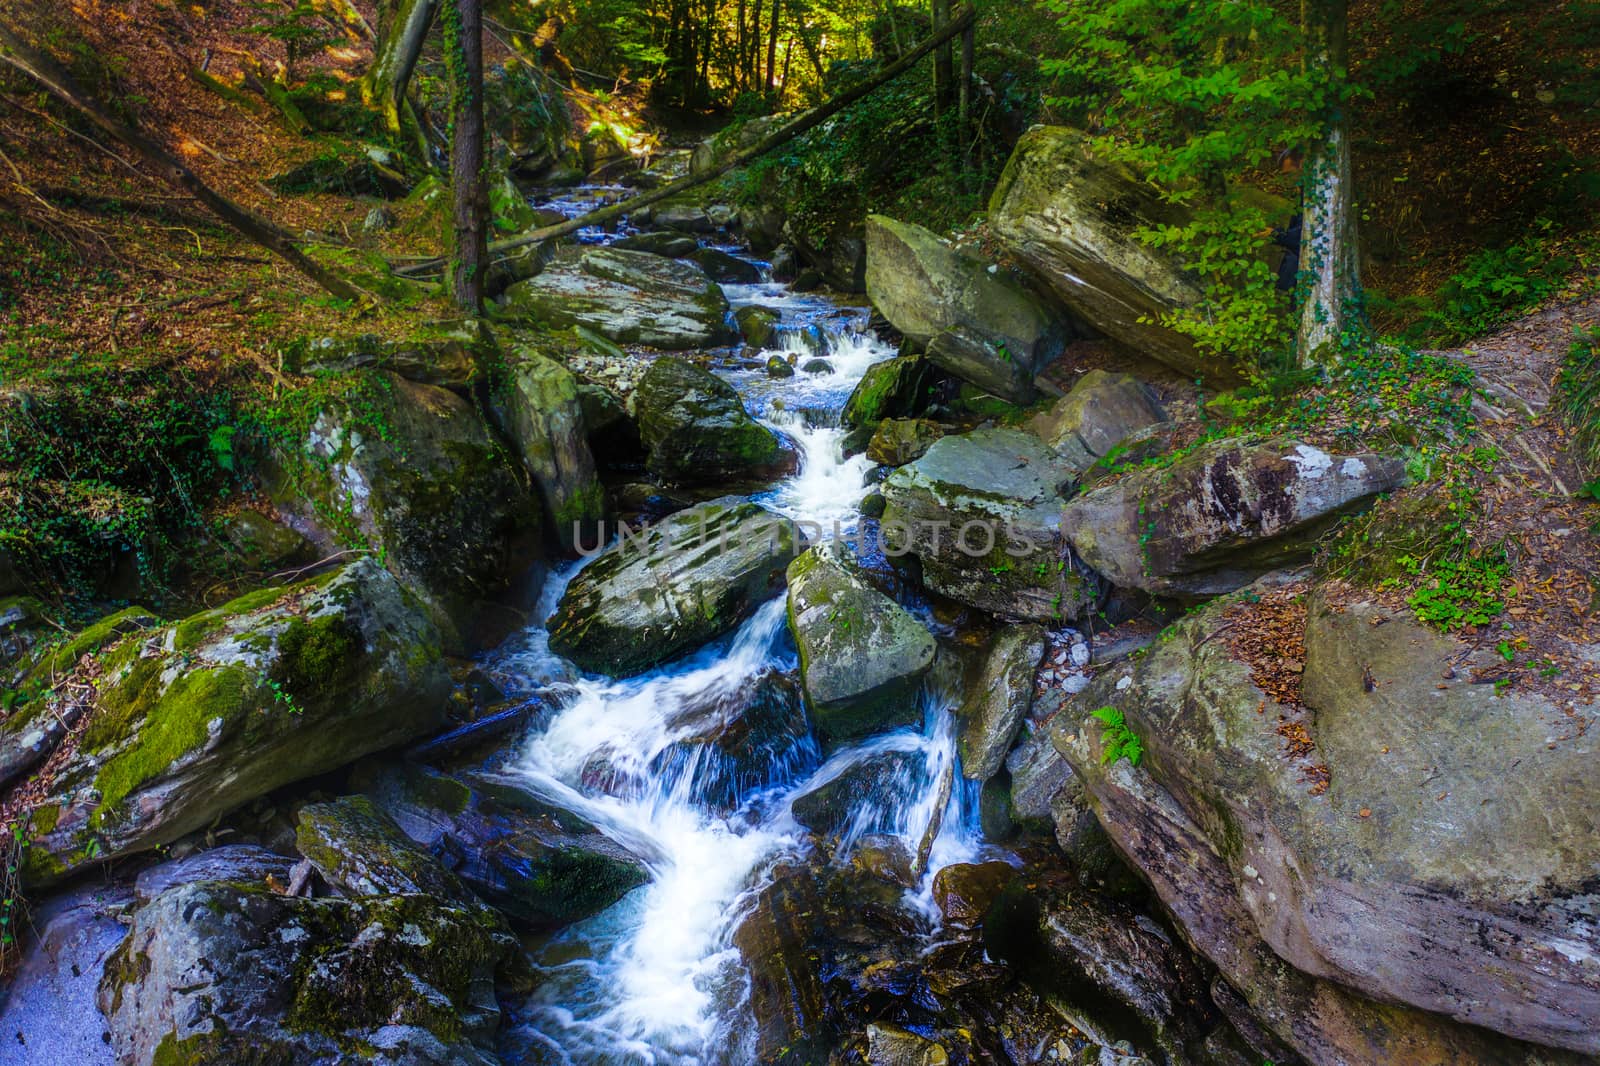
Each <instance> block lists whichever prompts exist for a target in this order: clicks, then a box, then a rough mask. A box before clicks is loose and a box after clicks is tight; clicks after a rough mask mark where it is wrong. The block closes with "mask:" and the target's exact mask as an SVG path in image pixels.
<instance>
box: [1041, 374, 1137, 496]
mask: <svg viewBox="0 0 1600 1066" xmlns="http://www.w3.org/2000/svg"><path fill="white" fill-rule="evenodd" d="M1165 420H1166V415H1165V414H1164V413H1163V412H1162V410H1161V407H1160V405H1158V404H1157V403H1156V401H1155V400H1154V398H1153V397H1152V396H1151V395H1150V390H1149V389H1148V388H1146V387H1145V385H1144V383H1143V382H1141V381H1140V380H1139V379H1138V378H1136V377H1133V376H1132V375H1131V374H1113V373H1110V372H1108V371H1105V370H1091V371H1089V372H1088V373H1087V374H1085V375H1083V377H1081V378H1079V379H1078V382H1077V384H1075V385H1073V386H1072V391H1071V392H1069V393H1067V394H1066V395H1065V396H1063V397H1062V398H1061V399H1059V400H1057V401H1056V404H1055V406H1054V407H1052V408H1050V410H1049V412H1048V413H1046V414H1044V415H1041V416H1039V418H1037V419H1036V420H1035V421H1034V423H1033V424H1032V426H1031V427H1030V428H1032V429H1033V430H1034V432H1036V433H1038V434H1039V436H1040V437H1042V438H1043V439H1044V441H1045V443H1047V444H1049V445H1050V447H1052V448H1054V449H1055V450H1056V451H1057V452H1059V453H1060V454H1061V455H1062V456H1063V457H1065V458H1066V459H1067V460H1068V461H1069V462H1070V463H1071V464H1072V465H1073V467H1074V468H1076V469H1077V470H1079V471H1080V472H1081V471H1084V470H1087V469H1088V468H1089V467H1091V466H1093V465H1094V463H1095V462H1096V460H1099V459H1101V458H1104V457H1105V456H1107V455H1110V454H1111V453H1112V451H1113V449H1115V448H1116V447H1117V446H1118V445H1119V444H1121V443H1122V442H1123V441H1124V440H1126V439H1127V438H1128V436H1129V435H1131V434H1133V433H1136V432H1138V431H1139V430H1141V429H1144V428H1145V427H1146V426H1150V425H1154V424H1156V423H1159V422H1163V421H1165Z"/></svg>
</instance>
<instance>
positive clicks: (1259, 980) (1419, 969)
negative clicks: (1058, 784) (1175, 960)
mask: <svg viewBox="0 0 1600 1066" xmlns="http://www.w3.org/2000/svg"><path fill="white" fill-rule="evenodd" d="M1279 595H1280V596H1284V594H1282V593H1280V594H1279ZM1280 602H1283V603H1286V604H1288V605H1289V606H1292V604H1293V601H1291V600H1288V598H1287V596H1284V599H1283V600H1282V601H1280ZM1304 609H1305V612H1306V617H1305V621H1304V630H1303V634H1304V659H1303V662H1292V663H1288V664H1284V665H1286V666H1288V669H1287V670H1285V669H1283V668H1282V667H1281V666H1279V665H1278V664H1277V663H1266V662H1259V661H1257V659H1258V658H1259V656H1256V657H1252V658H1251V659H1250V660H1249V661H1244V660H1243V659H1242V658H1241V657H1240V656H1239V655H1238V654H1237V653H1235V652H1234V651H1233V650H1232V647H1231V646H1230V645H1231V643H1232V641H1231V640H1230V636H1229V634H1230V633H1232V632H1239V633H1241V634H1243V633H1247V632H1248V631H1249V629H1250V627H1251V626H1252V625H1255V624H1258V621H1257V619H1256V618H1255V617H1254V615H1253V610H1254V609H1253V608H1252V607H1250V606H1249V605H1239V604H1233V605H1229V604H1216V605H1212V606H1208V607H1206V608H1205V609H1203V610H1200V611H1197V612H1195V613H1194V614H1191V615H1189V616H1188V617H1186V618H1185V619H1184V620H1183V621H1181V622H1179V623H1177V624H1176V626H1174V627H1173V628H1172V629H1171V630H1170V631H1169V634H1168V635H1167V636H1165V637H1164V638H1163V639H1162V640H1161V641H1158V642H1157V643H1156V644H1154V645H1152V646H1151V648H1150V650H1149V651H1148V653H1147V654H1146V655H1145V656H1143V657H1142V658H1140V659H1137V660H1130V661H1128V663H1127V664H1126V665H1121V666H1119V667H1117V668H1115V669H1111V670H1107V671H1105V672H1103V673H1102V674H1101V675H1100V676H1099V677H1097V678H1096V679H1095V681H1094V682H1093V683H1092V684H1091V685H1090V686H1089V688H1087V689H1086V690H1084V692H1083V693H1081V694H1080V695H1079V696H1078V697H1076V698H1075V699H1074V701H1073V702H1072V703H1070V704H1069V705H1068V707H1067V708H1065V709H1064V710H1063V711H1062V712H1061V713H1060V714H1058V715H1057V717H1056V720H1055V724H1054V729H1053V738H1054V741H1055V744H1056V747H1057V748H1058V749H1059V750H1060V751H1061V752H1062V754H1064V755H1065V756H1066V757H1067V759H1068V760H1069V761H1070V762H1071V764H1072V768H1073V771H1074V773H1075V774H1076V775H1077V776H1078V777H1079V778H1080V779H1081V780H1082V781H1083V783H1084V785H1085V786H1086V787H1087V790H1088V797H1089V799H1090V802H1091V803H1092V804H1093V807H1094V811H1095V813H1096V815H1097V816H1098V817H1099V820H1100V822H1101V824H1102V825H1104V826H1105V828H1106V829H1107V831H1108V832H1109V833H1110V834H1111V836H1112V838H1113V839H1114V840H1115V842H1116V844H1117V847H1118V848H1119V850H1121V851H1122V852H1123V854H1124V855H1126V856H1128V858H1129V860H1130V862H1131V863H1133V864H1134V865H1135V867H1136V868H1137V869H1138V870H1139V872H1140V873H1141V874H1142V876H1143V877H1144V878H1145V879H1146V880H1148V881H1149V883H1150V884H1151V885H1152V886H1153V887H1154V889H1155V891H1156V894H1157V895H1158V896H1159V897H1160V899H1161V901H1162V902H1163V904H1164V905H1165V906H1166V908H1167V909H1168V911H1169V912H1170V913H1171V914H1172V916H1173V917H1174V918H1175V920H1176V921H1177V922H1179V923H1180V924H1181V925H1182V926H1183V928H1184V931H1185V935H1186V938H1187V939H1188V940H1189V941H1190V942H1191V943H1193V944H1194V945H1195V947H1196V948H1197V949H1198V950H1199V951H1200V952H1201V953H1202V954H1204V955H1206V956H1207V957H1208V958H1209V959H1210V960H1211V961H1212V962H1213V963H1214V964H1215V965H1216V966H1217V967H1218V968H1219V970H1220V971H1221V973H1222V976H1223V978H1224V979H1225V980H1226V981H1227V982H1228V984H1229V985H1231V986H1232V987H1233V988H1234V989H1236V990H1237V992H1238V993H1239V994H1240V995H1241V996H1242V997H1243V998H1244V1000H1245V1001H1246V1002H1247V1003H1248V1005H1249V1007H1250V1009H1251V1010H1252V1011H1253V1012H1254V1014H1255V1015H1256V1017H1257V1018H1258V1019H1259V1020H1260V1021H1261V1023H1262V1024H1264V1025H1265V1026H1266V1027H1267V1028H1268V1029H1270V1030H1271V1031H1272V1032H1273V1033H1275V1034H1276V1035H1277V1037H1278V1038H1280V1039H1281V1040H1283V1041H1285V1042H1287V1043H1288V1044H1289V1045H1291V1046H1292V1047H1293V1048H1294V1049H1295V1050H1296V1051H1297V1052H1299V1053H1300V1054H1301V1055H1303V1056H1304V1057H1305V1058H1306V1059H1307V1060H1308V1061H1310V1062H1315V1063H1334V1062H1394V1061H1408V1062H1473V1063H1522V1062H1547V1063H1555V1062H1574V1061H1578V1056H1577V1055H1573V1054H1568V1053H1563V1052H1559V1051H1554V1050H1539V1049H1536V1048H1534V1047H1532V1046H1530V1045H1528V1044H1518V1043H1515V1042H1513V1041H1511V1040H1508V1039H1506V1037H1515V1038H1518V1039H1521V1040H1527V1041H1533V1042H1537V1043H1539V1044H1543V1045H1546V1046H1547V1048H1551V1049H1559V1048H1565V1049H1569V1050H1570V1052H1576V1053H1579V1054H1581V1055H1586V1056H1592V1055H1594V1054H1595V1052H1596V1051H1597V1049H1600V1046H1597V1042H1596V1033H1595V1030H1594V1027H1593V1026H1592V1025H1590V1024H1589V1019H1591V1018H1592V1017H1594V1015H1595V1012H1596V1011H1597V1009H1600V1005H1597V1003H1596V995H1597V994H1600V993H1597V991H1596V985H1595V983H1594V981H1593V979H1592V978H1593V961H1594V959H1595V958H1596V957H1600V936H1597V933H1596V931H1595V927H1594V921H1593V899H1594V897H1593V887H1594V870H1595V867H1596V863H1597V861H1600V831H1597V829H1596V823H1595V817H1594V811H1595V795H1594V791H1595V781H1596V778H1595V775H1594V774H1593V772H1592V766H1593V759H1594V751H1593V747H1594V746H1593V743H1592V741H1590V740H1589V739H1588V738H1587V737H1585V736H1582V735H1567V736H1565V737H1558V736H1555V735H1553V733H1552V730H1551V728H1550V723H1551V722H1554V721H1558V720H1560V719H1561V718H1562V717H1564V715H1563V711H1562V708H1561V706H1560V705H1559V704H1558V703H1557V702H1556V701H1554V700H1552V699H1550V698H1549V697H1546V696H1543V695H1539V694H1536V693H1531V692H1530V693H1519V692H1516V691H1509V692H1506V693H1502V694H1498V695H1497V694H1496V693H1495V691H1494V688H1493V686H1490V685H1486V684H1475V683H1474V679H1475V678H1476V677H1478V676H1480V674H1482V673H1487V672H1489V671H1492V670H1494V669H1496V668H1497V666H1498V667H1503V665H1504V663H1503V661H1501V660H1500V658H1499V655H1498V654H1497V653H1496V652H1495V651H1494V650H1493V649H1492V648H1486V647H1479V646H1475V645H1474V644H1470V643H1467V642H1464V641H1461V640H1458V639H1456V638H1454V637H1450V636H1446V635H1443V634H1440V633H1437V632H1435V631H1433V630H1430V629H1428V628H1426V627H1424V626H1422V625H1421V624H1419V623H1417V622H1416V621H1415V620H1414V619H1413V618H1412V617H1411V616H1410V614H1409V612H1403V611H1401V612H1397V611H1394V610H1390V609H1387V608H1384V607H1381V606H1377V605H1374V604H1371V603H1368V602H1364V601H1360V600H1353V601H1352V600H1341V601H1333V600H1330V599H1328V598H1326V597H1325V596H1324V595H1323V594H1321V593H1315V592H1314V593H1312V594H1311V596H1310V598H1309V602H1308V604H1307V605H1306V607H1305V608H1304ZM1287 611H1288V607H1287V606H1286V607H1284V608H1281V609H1279V611H1278V613H1277V615H1276V616H1275V617H1276V618H1277V619H1278V624H1279V626H1280V629H1281V626H1282V625H1283V624H1285V620H1287V624H1288V625H1290V626H1295V625H1298V624H1299V623H1298V622H1297V621H1296V620H1295V616H1294V614H1293V613H1292V612H1290V613H1285V612H1287ZM1277 631H1278V630H1275V632H1277ZM1301 667H1303V683H1302V684H1301V685H1300V687H1299V694H1298V699H1299V701H1300V703H1291V704H1282V703H1279V702H1278V699H1279V698H1281V697H1282V696H1283V695H1284V694H1285V691H1286V690H1285V688H1284V686H1283V684H1282V683H1281V681H1274V682H1273V683H1271V684H1270V685H1269V686H1268V688H1265V689H1264V688H1263V687H1261V686H1260V685H1259V684H1258V680H1259V679H1260V678H1261V677H1262V672H1263V670H1267V671H1270V672H1271V674H1272V675H1275V676H1279V677H1281V676H1283V675H1286V674H1292V672H1293V671H1294V670H1295V669H1296V668H1301ZM1103 706H1110V707H1114V708H1115V709H1116V710H1118V711H1120V712H1122V714H1123V716H1124V722H1125V725H1126V727H1128V728H1131V729H1132V730H1133V731H1134V732H1135V733H1136V734H1137V735H1138V736H1139V737H1140V738H1141V740H1142V743H1143V746H1144V755H1143V758H1142V759H1141V760H1140V762H1139V765H1138V766H1137V767H1134V766H1131V765H1129V763H1128V762H1127V761H1126V760H1118V761H1115V762H1109V763H1108V762H1107V760H1106V758H1105V756H1106V752H1107V748H1108V737H1107V733H1106V729H1107V727H1106V725H1105V723H1103V722H1102V721H1101V720H1100V719H1098V718H1095V717H1093V716H1092V713H1091V712H1092V711H1093V710H1095V709H1097V708H1100V707H1103ZM1263 723H1267V725H1266V726H1263ZM1273 723H1279V726H1278V728H1276V729H1274V728H1272V724H1273ZM1418 945H1423V946H1422V947H1420V948H1419V946H1418ZM1452 1019H1453V1020H1452ZM1491 1030H1492V1031H1494V1032H1491ZM1495 1032H1498V1033H1500V1034H1504V1035H1503V1036H1496V1035H1495ZM1583 1061H1588V1059H1584V1060H1583Z"/></svg>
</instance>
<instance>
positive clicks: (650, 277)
mask: <svg viewBox="0 0 1600 1066" xmlns="http://www.w3.org/2000/svg"><path fill="white" fill-rule="evenodd" d="M504 303H505V310H506V313H507V314H510V315H513V316H522V317H525V318H530V319H532V320H534V321H536V322H542V323H544V324H546V325H550V326H555V327H558V328H566V327H569V326H585V327H587V328H589V329H592V330H594V331H595V332H596V333H599V334H600V335H602V336H604V337H609V338H610V339H612V340H614V341H616V342H618V343H619V344H645V345H649V346H650V347H652V348H665V349H668V350H679V349H685V348H710V347H714V346H716V345H718V344H726V343H730V342H731V341H732V340H733V339H734V334H733V330H732V329H731V328H730V327H729V324H728V321H727V318H728V301H727V299H726V298H725V297H724V296H723V295H722V290H721V289H720V288H718V286H717V284H716V282H714V281H712V280H711V279H710V278H709V277H707V276H706V272H705V271H704V270H702V269H701V268H700V267H699V265H697V264H695V263H692V262H686V261H684V260H681V259H668V258H666V257H664V256H659V255H651V254H649V253H648V252H631V251H626V250H623V249H617V248H600V249H595V250H592V251H587V252H576V253H573V254H567V253H562V254H559V255H558V256H557V257H556V260H555V261H554V262H553V263H551V264H550V265H549V266H548V267H546V268H545V269H544V270H543V271H542V272H541V273H539V274H538V275H537V276H536V277H533V278H530V279H528V280H527V281H521V282H518V283H517V284H515V285H512V286H511V287H510V288H509V289H507V290H506V292H505V296H504Z"/></svg>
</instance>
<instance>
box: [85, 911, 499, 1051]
mask: <svg viewBox="0 0 1600 1066" xmlns="http://www.w3.org/2000/svg"><path fill="white" fill-rule="evenodd" d="M516 951H517V944H516V940H515V939H514V938H513V937H512V935H511V933H510V931H509V930H508V929H507V928H506V927H505V925H504V924H503V923H502V922H501V920H500V919H499V917H498V916H497V915H495V914H494V913H493V912H492V911H489V910H487V909H486V908H483V907H462V906H459V905H456V904H454V903H451V902H449V901H446V900H441V899H438V898H436V897H432V896H426V895H392V896H377V897H368V898H363V899H305V898H301V897H292V896H282V895H278V894H276V893H274V892H273V891H271V890H270V889H269V888H267V887H266V886H264V885H261V886H256V885H246V884H240V883H236V882H228V881H201V882H196V883H193V884H187V885H181V886H179V887H176V888H173V889H170V890H168V891H166V892H163V893H162V894H161V895H160V896H158V897H156V899H155V900H153V901H152V902H151V903H150V904H149V905H147V906H145V907H144V908H142V909H141V910H140V911H139V912H138V914H137V915H136V916H135V918H134V921H133V927H132V929H131V930H130V931H129V933H128V937H127V939H126V940H125V941H124V942H123V943H122V945H121V947H119V948H118V949H117V951H116V952H115V953H113V954H112V955H111V956H110V958H108V959H107V960H106V965H105V973H104V976H103V977H102V979H101V983H100V994H99V1004H100V1009H101V1011H102V1012H103V1013H104V1015H105V1025H106V1032H107V1036H108V1038H109V1041H110V1044H111V1048H112V1050H113V1051H114V1052H115V1054H116V1055H117V1057H118V1059H119V1060H120V1061H122V1062H138V1063H159V1064H163V1066H165V1064H168V1063H184V1064H195V1066H222V1064H224V1063H230V1064H231V1063H260V1064H263V1066H265V1064H272V1066H280V1064H281V1066H289V1064H290V1063H296V1064H298V1063H335V1062H339V1063H374V1064H376V1063H397V1062H409V1063H439V1064H444V1063H451V1064H457V1066H494V1064H496V1063H498V1062H499V1059H497V1058H496V1057H495V1056H494V1053H493V1049H494V1039H495V1033H496V1030H497V1029H498V1027H499V1022H500V1008H499V1005H498V1003H497V1002H496V1000H495V994H494V987H495V975H496V972H497V971H500V970H503V969H504V968H506V967H508V966H509V965H510V964H511V960H512V959H513V957H514V955H515V953H516Z"/></svg>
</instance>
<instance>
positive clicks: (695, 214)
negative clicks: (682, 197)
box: [650, 204, 717, 233]
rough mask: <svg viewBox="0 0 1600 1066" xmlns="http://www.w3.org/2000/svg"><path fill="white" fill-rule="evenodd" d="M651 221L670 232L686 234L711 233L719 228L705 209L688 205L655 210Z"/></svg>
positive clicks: (674, 205) (666, 206)
mask: <svg viewBox="0 0 1600 1066" xmlns="http://www.w3.org/2000/svg"><path fill="white" fill-rule="evenodd" d="M650 221H651V222H653V223H655V224H656V225H658V226H662V227H665V228H666V229H669V230H679V231H681V232H684V233H710V232H711V231H712V230H714V229H716V228H717V225H716V223H715V222H712V221H711V217H710V216H709V215H707V214H706V211H705V208H703V207H695V206H692V205H688V204H682V205H679V204H669V205H663V206H660V207H657V208H655V210H654V211H653V212H652V214H651V216H650Z"/></svg>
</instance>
